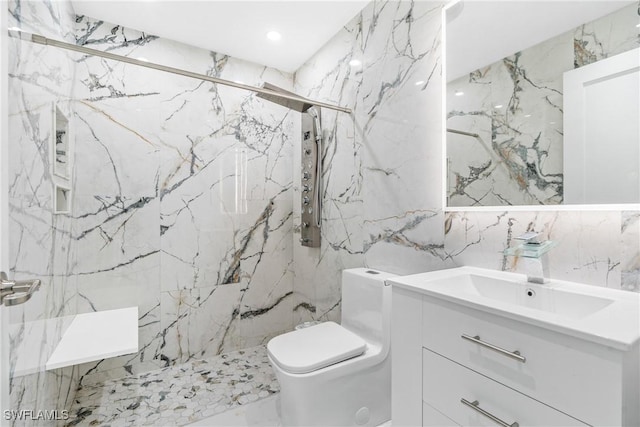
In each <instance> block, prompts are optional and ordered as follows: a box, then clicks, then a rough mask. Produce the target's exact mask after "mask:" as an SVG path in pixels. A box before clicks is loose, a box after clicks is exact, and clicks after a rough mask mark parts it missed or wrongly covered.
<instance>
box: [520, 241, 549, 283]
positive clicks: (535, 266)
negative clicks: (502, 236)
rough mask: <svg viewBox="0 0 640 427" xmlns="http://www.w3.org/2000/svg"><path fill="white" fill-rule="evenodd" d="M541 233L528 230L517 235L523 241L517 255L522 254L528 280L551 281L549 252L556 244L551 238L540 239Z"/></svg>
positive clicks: (535, 281)
mask: <svg viewBox="0 0 640 427" xmlns="http://www.w3.org/2000/svg"><path fill="white" fill-rule="evenodd" d="M540 238H541V233H538V232H536V231H528V232H526V233H524V234H523V235H521V236H518V237H516V239H517V240H522V241H523V243H522V245H520V247H518V248H517V250H516V252H515V253H514V254H515V255H518V256H521V257H522V259H523V261H524V263H525V271H526V274H527V282H530V283H538V284H544V283H549V281H550V279H549V277H550V276H549V257H548V256H547V253H548V252H549V250H550V249H551V248H552V247H553V246H554V244H553V242H551V241H549V240H540Z"/></svg>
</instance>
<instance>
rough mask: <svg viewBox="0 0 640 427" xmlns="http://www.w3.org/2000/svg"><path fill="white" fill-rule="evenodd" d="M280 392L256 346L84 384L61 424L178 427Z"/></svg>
mask: <svg viewBox="0 0 640 427" xmlns="http://www.w3.org/2000/svg"><path fill="white" fill-rule="evenodd" d="M278 391H279V386H278V383H277V381H276V378H275V375H274V373H273V370H272V369H271V366H270V365H269V360H268V358H267V352H266V348H265V347H264V346H258V347H253V348H248V349H245V350H239V351H234V352H231V353H227V354H222V355H219V356H215V357H212V358H209V359H204V360H195V361H191V362H188V363H184V364H181V365H178V366H171V367H168V368H164V369H159V370H156V371H152V372H147V373H144V374H140V375H133V376H128V377H124V378H120V379H117V380H109V381H106V382H104V383H98V384H96V385H92V386H83V387H82V388H80V389H79V390H78V392H77V394H76V398H75V400H74V404H73V406H72V408H71V411H70V419H69V420H68V421H67V423H66V424H65V426H102V427H106V426H110V427H115V426H141V425H152V426H181V425H187V424H190V423H193V422H196V421H198V420H203V419H206V418H209V417H212V416H213V415H215V414H219V413H222V412H225V411H228V410H230V409H233V408H237V407H239V406H241V405H246V404H248V403H250V402H256V401H258V400H260V399H263V398H266V397H269V396H273V395H274V394H275V393H277V392H278Z"/></svg>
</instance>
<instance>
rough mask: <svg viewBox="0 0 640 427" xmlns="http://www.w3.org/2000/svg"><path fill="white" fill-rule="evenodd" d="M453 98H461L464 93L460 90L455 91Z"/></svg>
mask: <svg viewBox="0 0 640 427" xmlns="http://www.w3.org/2000/svg"><path fill="white" fill-rule="evenodd" d="M454 95H455V96H462V95H464V92H463V91H461V90H457V91H456V93H455V94H454Z"/></svg>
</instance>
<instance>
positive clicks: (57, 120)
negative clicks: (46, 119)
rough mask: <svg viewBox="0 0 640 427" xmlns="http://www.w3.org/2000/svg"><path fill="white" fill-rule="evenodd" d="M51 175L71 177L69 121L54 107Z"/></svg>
mask: <svg viewBox="0 0 640 427" xmlns="http://www.w3.org/2000/svg"><path fill="white" fill-rule="evenodd" d="M52 152H53V162H52V167H53V174H54V175H57V176H59V177H61V178H65V179H69V178H70V175H71V164H70V153H69V119H68V118H67V116H65V115H64V113H62V111H60V108H59V107H58V106H55V105H54V128H53V150H52Z"/></svg>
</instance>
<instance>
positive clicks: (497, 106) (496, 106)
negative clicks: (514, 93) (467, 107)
mask: <svg viewBox="0 0 640 427" xmlns="http://www.w3.org/2000/svg"><path fill="white" fill-rule="evenodd" d="M493 108H502V104H498V105H494V106H493Z"/></svg>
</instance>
